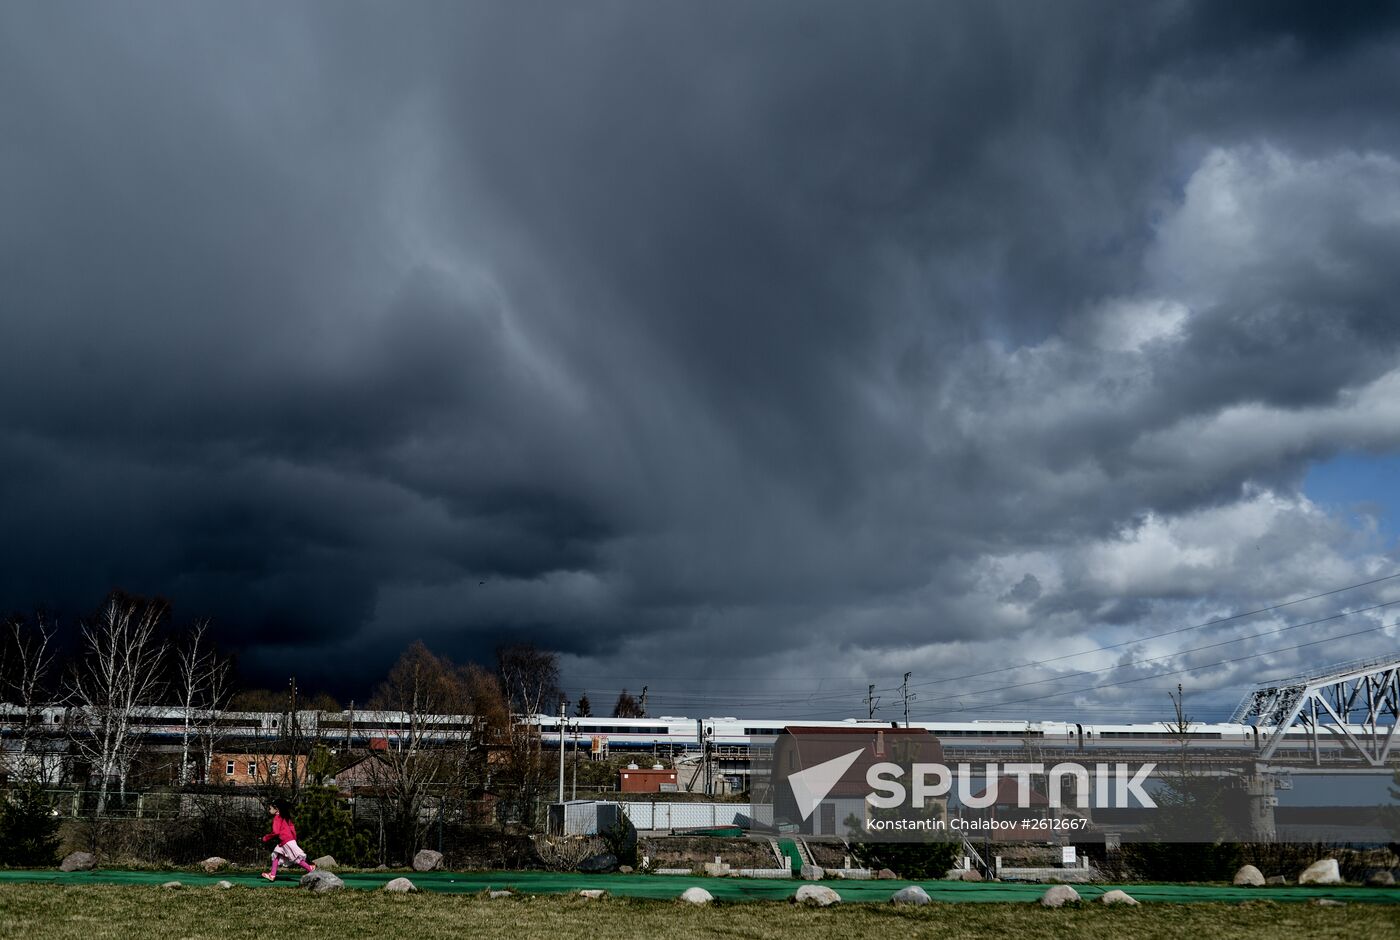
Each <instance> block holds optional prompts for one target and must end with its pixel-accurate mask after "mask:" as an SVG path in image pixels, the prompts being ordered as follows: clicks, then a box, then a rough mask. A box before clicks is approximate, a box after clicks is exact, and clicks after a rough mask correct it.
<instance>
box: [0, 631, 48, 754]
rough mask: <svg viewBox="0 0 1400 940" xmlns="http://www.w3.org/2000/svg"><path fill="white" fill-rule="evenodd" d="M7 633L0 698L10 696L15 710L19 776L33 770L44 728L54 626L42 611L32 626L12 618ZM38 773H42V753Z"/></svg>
mask: <svg viewBox="0 0 1400 940" xmlns="http://www.w3.org/2000/svg"><path fill="white" fill-rule="evenodd" d="M9 628H10V629H9V634H8V636H6V637H5V638H4V641H3V647H0V649H3V652H4V654H5V655H4V657H3V659H4V663H3V665H0V698H3V699H9V700H10V701H11V702H12V703H13V704H14V705H15V706H16V707H17V708H18V709H19V714H18V715H17V716H16V718H17V719H18V725H19V734H18V737H19V748H18V753H17V754H16V755H15V768H16V770H17V771H18V773H19V775H21V776H29V775H30V774H31V773H33V772H34V769H33V768H31V766H30V765H31V763H32V762H33V758H34V754H32V753H31V752H32V750H33V749H34V747H35V745H36V744H37V738H38V735H39V731H40V730H41V729H42V727H43V717H44V716H43V710H42V706H43V702H42V701H41V699H42V698H43V690H44V680H45V679H46V678H47V677H48V674H49V671H50V670H51V669H52V668H53V662H54V648H53V635H54V629H53V625H52V624H51V623H50V622H48V621H47V620H46V619H45V618H44V616H43V615H42V614H39V615H37V616H36V617H35V621H34V623H33V624H32V625H31V624H30V623H28V622H26V621H25V620H23V619H21V618H19V617H15V618H12V619H11V620H10V623H9ZM38 760H39V762H40V764H41V766H39V767H38V769H37V776H39V777H41V778H42V777H43V776H45V768H44V767H43V766H42V761H43V755H42V754H41V755H39V756H38Z"/></svg>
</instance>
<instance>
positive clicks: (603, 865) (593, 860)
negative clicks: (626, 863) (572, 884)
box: [576, 852, 617, 875]
mask: <svg viewBox="0 0 1400 940" xmlns="http://www.w3.org/2000/svg"><path fill="white" fill-rule="evenodd" d="M616 868H617V856H616V855H614V854H612V853H611V852H599V853H598V854H597V855H590V856H588V857H587V858H585V859H584V860H583V861H581V862H579V863H578V868H577V869H576V870H577V871H581V872H583V873H584V874H586V875H596V874H600V873H602V872H605V871H613V870H614V869H616Z"/></svg>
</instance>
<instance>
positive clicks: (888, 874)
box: [875, 868, 899, 881]
mask: <svg viewBox="0 0 1400 940" xmlns="http://www.w3.org/2000/svg"><path fill="white" fill-rule="evenodd" d="M875 877H876V878H878V879H879V880H880V881H894V880H895V879H896V878H898V877H899V876H898V875H896V874H895V873H894V872H892V871H890V870H889V869H888V868H882V869H880V870H879V871H877V872H876V873H875Z"/></svg>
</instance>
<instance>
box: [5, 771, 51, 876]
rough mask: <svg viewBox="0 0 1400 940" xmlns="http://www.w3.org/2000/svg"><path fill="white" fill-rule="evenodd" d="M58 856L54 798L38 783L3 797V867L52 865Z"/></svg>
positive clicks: (21, 785) (12, 790)
mask: <svg viewBox="0 0 1400 940" xmlns="http://www.w3.org/2000/svg"><path fill="white" fill-rule="evenodd" d="M57 854H58V817H57V815H55V813H54V805H53V799H52V798H51V797H50V796H49V794H47V793H45V792H44V790H43V788H42V787H41V786H40V785H39V784H37V783H22V784H19V785H18V786H15V787H12V788H11V789H10V790H9V791H8V792H7V793H5V794H4V795H3V796H0V864H3V865H13V866H16V867H39V866H49V865H52V864H53V863H54V857H55V856H56V855H57Z"/></svg>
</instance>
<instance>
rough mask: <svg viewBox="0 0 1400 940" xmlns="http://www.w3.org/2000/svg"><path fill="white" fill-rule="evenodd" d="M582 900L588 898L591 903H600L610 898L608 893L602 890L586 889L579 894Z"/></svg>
mask: <svg viewBox="0 0 1400 940" xmlns="http://www.w3.org/2000/svg"><path fill="white" fill-rule="evenodd" d="M578 896H579V897H581V898H588V900H590V901H598V900H601V899H603V898H605V897H607V896H608V892H606V891H604V890H603V889H602V888H584V889H583V890H582V891H580V892H579V893H578Z"/></svg>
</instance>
